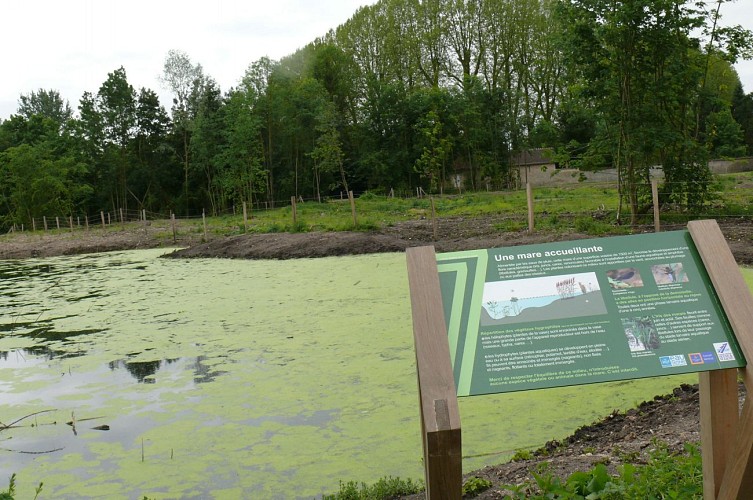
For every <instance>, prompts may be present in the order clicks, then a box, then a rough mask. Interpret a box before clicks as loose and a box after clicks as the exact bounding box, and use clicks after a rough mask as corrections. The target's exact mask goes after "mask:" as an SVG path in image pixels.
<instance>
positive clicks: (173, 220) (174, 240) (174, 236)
mask: <svg viewBox="0 0 753 500" xmlns="http://www.w3.org/2000/svg"><path fill="white" fill-rule="evenodd" d="M170 225H171V226H172V227H173V243H175V242H176V241H177V234H176V233H175V214H174V213H172V212H170Z"/></svg>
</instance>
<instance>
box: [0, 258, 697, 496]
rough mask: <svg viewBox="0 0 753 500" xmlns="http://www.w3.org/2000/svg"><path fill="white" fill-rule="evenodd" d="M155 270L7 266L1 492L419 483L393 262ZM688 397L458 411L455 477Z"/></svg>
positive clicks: (520, 401)
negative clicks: (10, 482)
mask: <svg viewBox="0 0 753 500" xmlns="http://www.w3.org/2000/svg"><path fill="white" fill-rule="evenodd" d="M160 253H162V251H155V250H148V251H133V252H117V253H109V254H97V255H87V256H76V257H60V258H51V259H35V260H26V261H2V262H0V297H2V299H1V301H0V393H1V394H2V399H0V422H3V423H4V424H9V423H11V422H13V421H14V420H16V419H19V418H22V417H24V416H26V415H30V414H32V413H35V412H42V413H39V414H37V415H35V416H33V417H30V418H26V419H24V420H22V421H20V422H19V423H18V425H17V426H16V427H14V428H11V429H5V430H3V431H2V432H0V448H1V450H0V486H1V485H2V484H3V482H4V481H5V479H3V478H8V477H9V476H10V474H11V473H13V472H16V473H17V474H18V493H19V498H31V497H33V489H34V487H35V486H36V485H37V484H38V483H39V482H40V481H44V489H43V494H42V497H43V498H61V497H62V498H101V497H113V498H141V497H142V496H143V495H147V496H149V497H150V498H295V497H299V498H312V497H316V496H320V495H321V494H322V493H326V492H333V491H335V490H337V485H338V482H339V481H340V480H344V481H348V480H358V481H366V482H370V481H374V480H376V479H378V478H379V477H382V476H390V475H391V476H398V475H399V476H401V477H411V478H420V477H421V475H422V464H421V442H420V435H419V421H418V408H417V394H416V380H415V368H414V354H413V345H412V332H411V319H410V306H409V299H408V291H407V288H408V287H407V278H406V271H405V257H404V255H403V254H387V255H371V256H359V257H339V258H326V259H315V260H297V261H279V262H278V261H228V260H190V261H181V260H172V259H159V258H158V256H159V255H160ZM682 381H689V382H693V381H694V378H693V377H692V376H686V377H684V378H670V377H665V378H659V379H646V380H641V381H629V382H618V383H612V384H599V385H592V386H588V390H583V388H582V387H580V388H578V387H576V388H562V389H548V390H542V391H531V392H526V393H513V394H505V395H495V396H485V397H475V398H464V399H461V401H460V411H461V418H462V422H463V453H464V455H465V456H466V458H464V461H463V463H464V469H465V470H472V469H474V468H478V467H481V466H483V465H486V464H490V463H495V462H498V461H500V460H504V459H505V458H507V457H509V456H510V455H511V454H512V453H514V451H515V450H517V449H521V448H532V447H538V446H541V445H542V444H543V443H544V442H545V441H547V440H549V439H554V438H562V437H564V436H566V435H567V434H569V433H570V432H572V431H573V430H574V429H575V428H576V427H578V426H580V425H583V424H587V423H590V422H592V421H593V420H595V419H597V418H599V417H600V416H602V415H605V414H607V413H608V412H610V411H612V410H613V409H626V408H628V407H631V406H634V405H635V404H637V403H639V402H641V401H643V400H644V399H648V398H650V397H652V396H653V395H655V394H659V393H666V392H669V391H670V390H671V389H672V388H673V387H674V386H676V385H677V384H678V383H680V382H682ZM553 416H556V418H552V417H553ZM67 422H70V425H69V424H68V423H67ZM105 429H109V430H105Z"/></svg>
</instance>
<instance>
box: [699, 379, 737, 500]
mask: <svg viewBox="0 0 753 500" xmlns="http://www.w3.org/2000/svg"><path fill="white" fill-rule="evenodd" d="M698 382H699V383H698V387H699V391H698V392H699V397H700V406H701V456H702V462H703V498H704V500H714V499H715V498H716V496H717V494H718V493H719V488H720V487H721V484H722V478H723V477H724V471H725V469H726V467H727V461H728V458H729V456H730V451H731V450H732V448H733V447H734V444H735V440H736V432H737V425H738V420H739V409H738V404H737V369H735V368H729V369H727V370H715V371H710V372H701V373H699V374H698Z"/></svg>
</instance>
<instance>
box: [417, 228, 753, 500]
mask: <svg viewBox="0 0 753 500" xmlns="http://www.w3.org/2000/svg"><path fill="white" fill-rule="evenodd" d="M687 227H688V232H689V234H690V236H691V238H692V240H693V242H694V244H695V246H696V249H697V251H698V253H699V255H700V257H701V261H702V263H703V266H704V267H705V270H706V272H707V274H708V276H709V278H710V280H711V283H712V285H713V287H714V289H715V290H716V293H717V296H718V298H719V301H720V304H721V306H722V310H723V311H724V313H725V314H726V316H727V319H728V321H729V324H730V326H731V328H732V332H733V335H734V336H735V338H736V339H737V342H738V345H739V347H740V350H741V351H742V353H743V355H744V356H745V358H746V359H747V360H749V361H753V298H752V297H751V293H750V290H749V289H748V287H747V285H746V284H745V281H744V279H743V277H742V274H741V273H740V270H739V269H738V267H737V263H736V262H735V259H734V256H733V255H732V252H731V251H730V249H729V246H728V245H727V243H726V240H725V239H724V235H723V234H722V232H721V230H720V229H719V226H718V224H717V222H716V221H715V220H711V219H709V220H700V221H691V222H689V223H688V226H687ZM406 258H407V265H408V282H409V287H410V297H411V308H412V313H413V334H414V343H415V349H416V371H417V376H418V392H419V400H420V414H421V432H422V440H423V450H424V469H425V480H426V496H427V498H429V499H460V498H461V496H462V493H461V491H462V452H461V427H460V416H459V411H458V403H457V395H456V389H455V382H454V376H453V368H452V364H451V362H450V349H449V344H448V338H447V327H446V324H445V319H444V312H443V306H442V296H441V290H440V285H439V276H438V271H437V264H436V257H435V253H434V247H433V246H426V247H414V248H409V249H408V250H407V251H406ZM738 373H739V374H740V376H741V377H742V380H743V383H744V384H745V387H746V390H747V393H748V394H750V393H752V392H753V370H748V369H747V367H742V368H739V369H736V368H728V369H722V370H714V371H708V372H700V373H699V388H700V389H699V391H700V410H701V453H702V460H703V478H704V481H703V483H704V499H706V500H711V499H714V500H717V499H725V500H726V499H739V500H742V498H743V494H744V493H745V492H749V491H753V403H752V402H751V401H752V400H751V398H750V397H748V398H746V400H745V404H744V406H743V409H742V413H739V412H738V395H737V375H738Z"/></svg>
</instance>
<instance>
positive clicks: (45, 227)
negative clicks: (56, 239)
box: [42, 215, 47, 233]
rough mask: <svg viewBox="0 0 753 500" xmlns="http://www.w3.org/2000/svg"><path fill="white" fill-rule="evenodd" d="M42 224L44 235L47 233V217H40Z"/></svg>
mask: <svg viewBox="0 0 753 500" xmlns="http://www.w3.org/2000/svg"><path fill="white" fill-rule="evenodd" d="M42 222H44V232H45V233H46V232H47V216H46V215H43V216H42Z"/></svg>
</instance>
